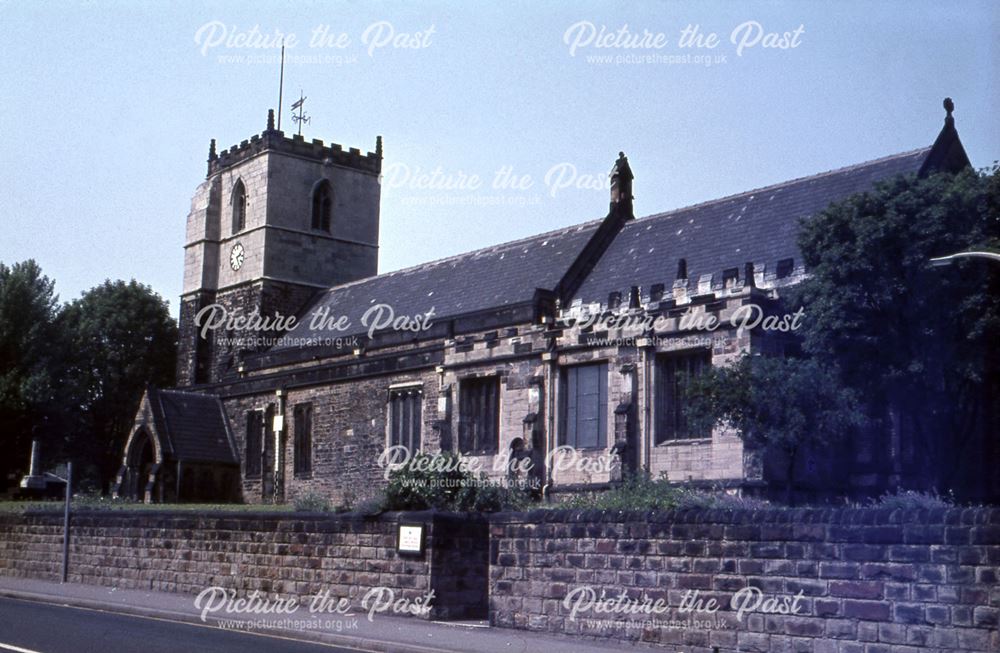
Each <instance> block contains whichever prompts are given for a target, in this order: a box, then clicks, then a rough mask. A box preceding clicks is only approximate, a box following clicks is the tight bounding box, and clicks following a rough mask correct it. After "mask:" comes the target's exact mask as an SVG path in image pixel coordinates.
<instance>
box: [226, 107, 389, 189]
mask: <svg viewBox="0 0 1000 653" xmlns="http://www.w3.org/2000/svg"><path fill="white" fill-rule="evenodd" d="M265 151H277V152H282V153H285V154H290V155H292V156H298V157H303V158H306V159H312V160H314V161H317V162H320V163H324V164H328V165H340V166H347V167H350V168H354V169H356V170H361V171H364V172H370V173H372V174H376V175H377V174H379V173H380V172H381V171H382V137H381V136H379V137H378V140H377V142H376V148H375V152H367V153H362V152H361V150H359V149H358V148H355V147H352V148H349V149H346V150H345V149H344V147H343V146H342V145H340V144H339V143H330V144H329V145H327V144H325V143H324V142H323V141H322V140H320V139H315V138H314V139H312V140H311V141H307V140H306V139H305V138H304V137H303V136H301V135H300V134H294V135H292V136H290V137H289V136H285V133H284V132H283V131H279V130H277V129H275V128H274V111H273V110H271V111H269V112H268V120H267V129H265V130H264V131H263V132H261V133H260V134H255V135H254V136H252V137H251V138H249V139H247V140H244V141H242V142H241V143H240V144H239V145H233V146H232V147H230V148H229V149H228V150H222V151H221V152H218V153H217V152H216V148H215V139H213V140H212V143H211V145H210V147H209V153H208V175H207V176H209V177H211V176H212V175H214V174H215V173H217V172H220V171H222V170H225V169H226V168H229V167H231V166H234V165H237V164H239V163H241V162H243V161H246V160H247V159H250V158H252V157H254V156H257V155H258V154H260V153H262V152H265Z"/></svg>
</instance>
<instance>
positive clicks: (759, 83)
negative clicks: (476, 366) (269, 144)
mask: <svg viewBox="0 0 1000 653" xmlns="http://www.w3.org/2000/svg"><path fill="white" fill-rule="evenodd" d="M0 11H2V15H3V17H4V18H3V22H2V26H0V34H2V36H3V42H4V54H5V56H4V61H3V66H2V68H0V89H2V97H3V102H2V103H0V124H2V125H3V132H4V137H5V143H4V145H3V148H2V154H0V184H2V191H3V200H2V201H3V206H4V209H3V217H2V223H0V261H3V262H5V263H11V262H14V261H18V260H23V259H26V258H35V259H37V260H38V261H39V263H40V264H41V266H42V268H43V270H44V271H45V272H46V273H47V274H48V275H49V276H51V277H53V278H54V279H55V280H56V288H57V291H58V292H59V294H60V296H61V298H62V299H64V300H68V299H72V298H74V297H76V296H78V295H79V293H80V292H81V291H83V290H86V289H87V288H90V287H92V286H94V285H96V284H98V283H100V282H101V281H103V280H104V279H105V278H112V279H114V278H124V279H129V278H133V277H134V278H136V279H138V280H140V281H142V282H144V283H147V284H149V285H151V286H152V287H153V288H154V289H155V290H157V291H158V292H159V293H161V294H162V295H163V296H164V297H165V298H167V299H168V300H169V301H170V304H171V309H172V311H173V312H175V313H176V307H177V296H178V294H179V292H180V287H181V274H182V261H183V250H182V245H183V238H184V224H185V218H186V215H187V213H188V210H189V205H190V198H191V195H192V193H193V191H194V189H195V186H196V185H197V184H198V183H199V182H200V181H201V180H202V179H203V178H204V174H205V158H206V156H207V151H208V142H209V139H211V138H216V139H218V141H219V144H220V147H228V146H229V145H232V144H235V143H238V142H239V141H240V140H242V139H245V138H249V137H250V136H251V135H252V134H254V133H258V132H260V131H262V130H263V129H264V127H265V118H266V114H267V109H268V108H269V107H275V106H276V104H277V92H278V89H277V81H278V67H277V63H276V62H275V61H274V58H275V56H276V53H277V51H276V50H273V49H252V48H245V47H237V46H236V45H235V44H232V45H230V46H227V45H226V44H225V43H221V44H219V45H213V44H212V43H213V42H214V40H215V39H217V38H219V37H220V36H222V35H223V31H222V30H223V29H224V30H225V35H226V36H233V35H234V34H239V33H245V32H247V31H249V30H250V29H251V28H253V27H254V26H257V27H258V31H259V32H261V33H262V34H264V35H266V36H272V35H273V34H274V33H275V32H276V31H280V32H283V33H285V34H289V33H293V34H294V35H295V36H296V37H297V39H298V41H299V44H298V46H297V47H295V48H291V49H290V50H289V57H290V62H289V64H288V65H287V67H286V94H285V100H286V101H285V117H284V121H285V122H284V124H283V128H284V130H285V131H286V132H291V131H293V130H294V126H293V125H292V124H291V122H290V121H289V116H288V106H289V104H290V103H291V100H292V99H294V98H293V96H295V97H297V95H298V91H299V89H300V88H301V89H303V90H304V92H305V94H306V95H307V96H308V100H307V103H306V104H307V112H308V113H309V114H310V115H311V116H312V122H311V123H310V124H309V125H307V126H306V127H305V130H304V133H305V135H306V136H307V138H321V139H323V140H324V141H333V142H338V143H341V144H343V145H344V146H345V147H348V146H351V147H359V148H362V149H364V150H370V149H374V143H375V136H376V135H377V134H381V135H383V137H384V139H385V167H386V168H387V169H388V170H392V171H394V175H395V177H394V181H393V183H392V187H388V186H389V184H388V182H387V184H386V185H387V187H386V188H384V190H383V195H382V237H381V245H382V248H381V254H380V270H381V271H388V270H393V269H397V268H400V267H405V266H409V265H413V264H417V263H420V262H422V261H427V260H431V259H434V258H439V257H442V256H448V255H451V254H456V253H459V252H462V251H467V250H470V249H474V248H478V247H483V246H487V245H490V244H494V243H498V242H502V241H505V240H510V239H515V238H520V237H524V236H528V235H531V234H534V233H538V232H542V231H547V230H551V229H556V228H559V227H562V226H566V225H570V224H574V223H578V222H582V221H585V220H590V219H594V218H598V217H601V216H603V214H604V213H605V212H606V210H607V201H608V200H607V192H606V190H604V189H603V188H600V189H593V188H587V187H586V186H589V185H591V183H592V181H593V180H594V179H596V180H599V181H601V182H603V179H604V178H605V176H606V175H607V172H608V170H609V169H610V167H611V165H612V163H613V162H614V159H615V158H616V155H617V153H618V151H619V150H624V151H625V152H626V153H627V154H628V156H629V160H630V162H631V164H632V169H633V171H634V172H635V176H636V180H635V195H636V211H637V214H639V215H647V214H650V213H655V212H659V211H663V210H667V209H671V208H675V207H679V206H684V205H688V204H692V203H696V202H700V201H704V200H708V199H712V198H715V197H720V196H723V195H726V194H731V193H735V192H739V191H742V190H747V189H751V188H755V187H759V186H762V185H766V184H770V183H775V182H779V181H783V180H785V179H789V178H793V177H799V176H803V175H807V174H812V173H815V172H820V171H823V170H829V169H831V168H836V167H840V166H843V165H849V164H852V163H857V162H861V161H864V160H868V159H872V158H877V157H880V156H884V155H887V154H892V153H895V152H899V151H904V150H909V149H913V148H917V147H922V146H925V145H929V144H930V143H931V142H932V141H933V139H934V137H935V136H936V135H937V132H938V130H939V129H940V127H941V124H942V119H943V117H944V112H943V109H942V108H941V100H942V98H944V97H945V96H951V97H953V98H954V99H955V103H956V112H955V116H956V120H957V126H958V129H959V133H960V134H961V136H962V139H963V141H964V143H965V145H966V148H967V150H968V152H969V155H970V157H971V158H972V161H973V164H974V165H976V166H979V167H981V166H986V165H989V164H990V163H991V162H992V161H993V160H994V159H997V158H1000V128H998V124H1000V123H998V121H997V119H996V111H997V107H998V106H1000V102H998V99H1000V98H998V93H1000V91H998V89H1000V83H998V82H1000V79H998V77H1000V75H998V73H1000V64H998V61H1000V57H998V55H1000V51H998V45H997V43H998V41H997V35H998V34H1000V3H996V2H961V3H954V4H953V5H952V4H948V5H945V4H944V3H939V2H913V1H909V0H907V1H905V2H902V1H901V2H881V3H867V2H866V3H861V2H857V3H854V2H843V3H836V4H835V5H834V3H828V2H812V3H804V2H787V3H786V2H766V3H757V4H741V3H733V2H719V3H704V2H692V3H680V2H645V3H640V2H619V3H608V2H589V3H574V4H570V3H539V2H530V1H529V2H525V1H519V2H517V1H516V2H503V3H485V2H469V1H465V0H455V1H454V2H423V3H405V4H404V3H402V2H371V3H368V2H358V1H354V2H341V3H336V2H330V3H319V2H308V3H307V2H302V3H296V4H291V5H287V4H285V3H280V4H279V3H253V4H252V5H250V4H249V3H236V2H198V3H193V2H192V3H170V4H167V3H150V2H131V1H130V2H100V1H96V2H87V3H80V4H76V3H65V2H46V3H36V2H27V1H26V0H21V1H18V2H0ZM746 21H756V22H757V23H759V25H760V26H761V27H762V29H763V32H765V33H767V32H779V33H780V32H792V31H794V30H796V29H797V28H799V26H802V28H803V29H802V31H801V33H800V34H799V35H798V37H797V38H796V39H795V42H796V47H794V48H788V49H780V48H764V47H762V45H763V42H764V38H763V37H762V38H761V39H760V41H759V42H758V43H757V44H756V45H748V46H747V47H746V48H744V50H743V52H742V56H737V54H736V49H737V48H736V45H734V44H733V43H731V41H730V38H731V35H732V32H733V30H734V28H736V27H737V26H738V25H741V24H743V23H745V22H746ZM214 22H215V23H218V25H215V26H214V27H213V24H214ZM581 22H582V23H583V24H584V26H583V27H578V28H575V29H576V31H572V30H571V27H572V26H574V25H577V24H579V23H581ZM379 24H381V26H380V25H379ZM220 25H221V26H224V27H221V26H220ZM373 25H375V26H374V27H372V26H373ZM589 25H593V27H594V29H600V28H601V26H604V27H606V28H607V31H609V32H619V31H620V30H621V29H622V28H623V27H624V26H626V25H627V27H628V34H631V35H638V36H640V37H641V36H643V34H644V31H648V32H649V33H650V38H649V39H648V42H649V43H653V42H655V40H656V35H657V34H658V33H662V34H663V35H664V36H663V37H662V38H663V39H665V44H664V45H663V47H659V48H657V47H649V48H631V49H628V48H613V47H611V48H596V47H595V46H594V45H593V44H591V45H583V44H582V45H580V46H579V47H577V48H576V50H575V53H573V54H572V55H571V45H569V44H567V43H566V39H567V32H568V31H569V32H570V34H569V40H570V42H571V43H572V42H573V40H574V39H576V38H577V37H579V38H580V39H581V40H582V42H585V41H586V39H587V38H588V32H587V31H586V30H587V29H589ZM688 25H698V26H699V27H700V30H701V32H703V33H706V34H707V33H712V32H714V33H716V34H717V35H718V37H719V44H718V45H717V46H716V47H715V48H714V49H702V50H698V49H696V48H681V47H680V46H679V44H678V37H679V36H680V33H681V30H683V29H684V28H685V27H686V26H688ZM323 26H327V27H328V29H327V31H326V34H328V35H331V36H332V38H331V41H335V40H336V39H337V38H340V39H342V43H345V41H344V39H346V45H345V46H344V47H333V48H325V47H310V44H309V40H310V38H311V37H312V35H313V32H314V30H316V29H317V28H320V29H322V28H323ZM203 28H204V29H203ZM369 28H370V29H371V30H372V31H369V32H368V33H367V36H368V38H367V45H366V39H365V35H366V30H368V29H369ZM202 29H203V31H201V33H200V37H201V38H200V42H196V37H197V36H198V35H199V30H202ZM213 30H214V31H213ZM379 30H381V31H379ZM389 30H391V34H390V31H389ZM404 33H406V34H410V35H411V36H412V38H410V39H406V38H403V37H400V35H401V34H404ZM416 33H420V34H416ZM341 34H343V35H345V36H340V37H338V35H341ZM387 35H391V36H394V37H397V38H399V39H400V42H401V43H405V42H407V41H409V42H415V43H416V44H417V45H420V46H424V47H418V48H394V47H392V44H391V42H390V43H389V44H388V45H384V46H381V47H374V49H372V51H371V54H370V55H369V46H371V45H373V41H374V45H375V46H378V45H379V44H380V43H381V42H382V40H384V39H385V37H386V36H387ZM744 35H745V36H747V38H749V39H751V40H752V38H753V37H754V36H755V35H754V34H753V33H752V32H749V31H748V32H746V33H740V34H738V35H737V36H738V37H742V36H744ZM612 36H613V37H614V35H612ZM376 37H378V40H375V39H376ZM654 45H655V43H654ZM685 54H688V55H690V56H691V57H697V56H705V55H706V54H707V55H708V56H709V57H711V61H712V63H713V65H711V66H706V65H704V64H702V63H682V62H674V63H670V60H669V59H667V57H678V56H680V55H685ZM241 56H242V57H244V58H245V57H252V58H255V59H260V58H266V59H269V60H267V61H262V62H256V61H255V62H251V63H248V62H247V61H245V60H244V62H242V63H240V62H238V61H234V59H235V58H238V57H241ZM594 56H598V57H601V56H612V57H615V56H633V57H634V56H651V57H659V59H658V60H657V61H656V62H653V63H614V62H612V63H597V62H595V61H593V60H589V61H588V57H594ZM296 57H297V59H296ZM722 57H725V61H722V60H721V58H722ZM716 58H719V61H718V62H716V61H715V59H716ZM404 166H405V167H404ZM438 167H440V169H441V171H442V173H443V174H445V175H448V176H450V178H451V179H457V178H458V177H459V176H460V175H463V174H464V175H467V176H471V175H477V176H479V177H480V178H481V180H482V181H481V184H480V186H479V187H478V188H472V189H470V188H460V189H445V190H420V189H412V188H407V187H400V182H401V180H402V179H403V176H404V175H403V174H402V171H405V170H407V169H409V170H410V171H411V177H410V179H413V178H414V177H413V175H412V171H414V170H416V169H418V168H419V169H421V170H422V171H425V172H430V171H432V170H434V169H436V168H438ZM503 168H509V169H510V170H512V172H513V174H514V175H515V176H517V177H522V176H525V175H527V176H529V178H530V181H531V187H530V188H527V189H517V188H501V189H495V188H493V187H492V184H493V181H494V176H495V174H496V172H497V171H498V170H500V169H503ZM574 168H575V170H576V177H569V176H564V177H563V183H565V182H566V180H567V179H568V180H569V181H570V182H572V185H576V184H579V185H581V186H584V188H575V187H570V188H561V189H556V191H555V193H554V196H553V190H552V185H551V184H552V182H553V178H552V177H550V178H549V182H550V183H549V184H546V175H547V173H549V171H550V170H553V169H555V170H556V172H552V173H551V174H552V175H555V174H557V173H558V171H560V170H561V171H563V174H564V175H568V174H569V172H568V171H571V170H572V169H574Z"/></svg>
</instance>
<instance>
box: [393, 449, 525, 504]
mask: <svg viewBox="0 0 1000 653" xmlns="http://www.w3.org/2000/svg"><path fill="white" fill-rule="evenodd" d="M526 504H527V495H526V494H525V493H524V492H522V491H519V490H516V489H512V488H508V487H505V486H502V485H499V484H497V483H496V482H495V481H493V480H491V479H488V478H487V477H486V476H485V475H480V477H479V478H478V479H477V478H476V477H475V476H473V475H472V473H471V472H469V471H468V470H467V469H465V468H464V466H463V465H462V464H461V459H460V457H459V456H458V455H456V454H455V453H452V452H450V451H444V452H440V453H434V454H428V453H418V454H417V455H415V456H413V457H412V458H411V459H410V460H409V461H407V463H406V464H405V465H403V466H401V467H399V468H398V469H394V470H392V471H391V472H389V485H388V487H386V490H385V498H384V501H383V502H382V505H381V508H382V509H384V510H427V509H435V510H449V511H457V512H466V511H475V512H496V511H498V510H505V509H518V508H521V507H523V506H524V505H526Z"/></svg>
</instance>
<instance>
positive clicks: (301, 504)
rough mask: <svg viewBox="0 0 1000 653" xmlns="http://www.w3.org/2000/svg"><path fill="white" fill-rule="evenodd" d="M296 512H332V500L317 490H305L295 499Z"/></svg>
mask: <svg viewBox="0 0 1000 653" xmlns="http://www.w3.org/2000/svg"><path fill="white" fill-rule="evenodd" d="M292 503H293V505H294V506H295V511H296V512H330V510H331V509H332V508H331V505H330V500H329V499H328V498H327V497H325V496H323V495H322V494H319V493H317V492H304V493H303V494H300V495H298V496H296V497H295V499H294V500H293V502H292Z"/></svg>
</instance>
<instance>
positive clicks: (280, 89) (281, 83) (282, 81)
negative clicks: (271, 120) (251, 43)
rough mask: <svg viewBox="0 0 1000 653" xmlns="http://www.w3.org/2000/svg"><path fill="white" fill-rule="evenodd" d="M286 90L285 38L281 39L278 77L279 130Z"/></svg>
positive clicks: (279, 129)
mask: <svg viewBox="0 0 1000 653" xmlns="http://www.w3.org/2000/svg"><path fill="white" fill-rule="evenodd" d="M284 90H285V39H281V77H280V78H279V79H278V131H279V132H280V131H281V102H282V99H283V98H282V93H283V92H284Z"/></svg>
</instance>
